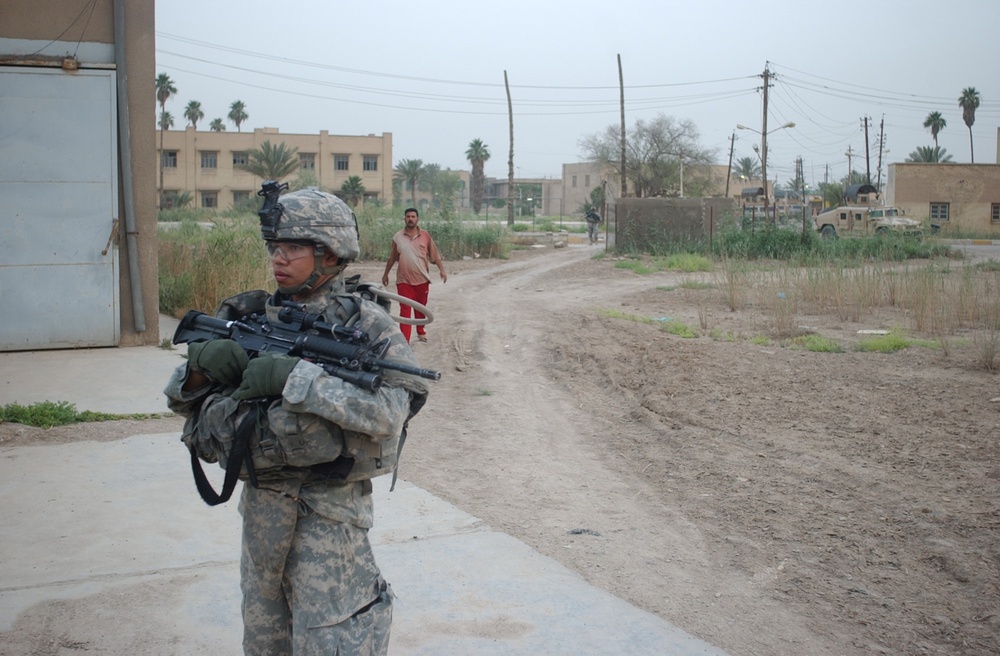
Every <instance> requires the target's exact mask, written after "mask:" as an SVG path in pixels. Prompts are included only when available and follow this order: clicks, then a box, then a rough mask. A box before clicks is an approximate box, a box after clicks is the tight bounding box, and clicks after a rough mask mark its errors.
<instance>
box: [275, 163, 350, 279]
mask: <svg viewBox="0 0 1000 656" xmlns="http://www.w3.org/2000/svg"><path fill="white" fill-rule="evenodd" d="M287 188H288V183H281V184H279V183H277V182H275V181H274V180H268V181H266V182H264V184H262V185H261V190H260V191H258V192H257V195H258V196H263V197H264V203H263V204H262V205H261V208H260V211H259V212H258V213H257V214H258V215H259V216H260V236H261V237H262V238H263V239H264V240H265V241H295V242H309V243H311V244H313V246H314V247H315V257H314V270H313V273H312V275H311V276H309V278H308V280H306V281H305V283H303V284H302V285H300V286H298V287H296V288H294V289H285V288H280V287H279V290H280V291H281V292H283V293H285V294H303V293H307V292H309V290H311V289H312V288H313V287H314V286H315V284H316V281H317V280H318V279H319V278H320V277H321V276H324V275H337V274H339V273H340V272H341V271H343V270H344V268H345V267H346V266H347V264H348V263H349V262H352V261H354V260H356V259H357V258H358V256H359V255H360V254H361V247H360V245H359V244H358V221H357V218H356V217H355V216H354V212H352V211H351V208H349V207H348V206H347V204H346V203H344V201H342V200H340V199H339V198H337V197H336V196H334V195H333V194H328V193H326V192H323V191H319V190H316V189H301V190H299V191H293V192H292V193H289V194H285V195H284V196H281V195H280V194H281V192H282V191H283V190H285V189H287ZM327 252H330V253H333V254H334V255H336V256H337V257H338V259H339V261H338V262H337V264H336V265H334V266H324V265H323V256H324V254H325V253H327Z"/></svg>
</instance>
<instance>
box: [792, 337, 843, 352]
mask: <svg viewBox="0 0 1000 656" xmlns="http://www.w3.org/2000/svg"><path fill="white" fill-rule="evenodd" d="M792 345H793V346H798V347H801V348H803V349H805V350H807V351H812V352H813V353H843V352H844V348H843V347H842V346H841V345H840V344H838V343H837V342H835V341H833V340H832V339H830V338H829V337H823V336H822V335H801V336H799V337H795V338H793V339H792Z"/></svg>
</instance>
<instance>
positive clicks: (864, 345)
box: [857, 330, 911, 353]
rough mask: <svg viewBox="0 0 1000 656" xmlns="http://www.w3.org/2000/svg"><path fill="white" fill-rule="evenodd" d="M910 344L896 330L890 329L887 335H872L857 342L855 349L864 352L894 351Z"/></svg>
mask: <svg viewBox="0 0 1000 656" xmlns="http://www.w3.org/2000/svg"><path fill="white" fill-rule="evenodd" d="M910 345H911V343H910V340H908V339H906V338H905V337H904V336H903V334H902V333H901V332H900V331H898V330H890V331H889V333H888V334H887V335H873V336H871V337H866V338H865V339H862V340H861V341H860V342H858V346H857V349H858V350H859V351H862V352H865V353H872V352H874V353H895V352H896V351H901V350H903V349H905V348H909V347H910Z"/></svg>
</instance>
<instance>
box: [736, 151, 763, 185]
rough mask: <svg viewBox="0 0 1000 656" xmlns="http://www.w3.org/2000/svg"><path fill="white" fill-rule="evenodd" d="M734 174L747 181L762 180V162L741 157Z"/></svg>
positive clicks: (753, 158) (754, 158)
mask: <svg viewBox="0 0 1000 656" xmlns="http://www.w3.org/2000/svg"><path fill="white" fill-rule="evenodd" d="M733 172H734V173H736V175H739V176H742V177H744V178H746V179H747V180H757V179H759V178H760V161H759V160H758V159H757V158H756V157H741V158H739V159H738V160H737V161H736V166H735V167H734V168H733Z"/></svg>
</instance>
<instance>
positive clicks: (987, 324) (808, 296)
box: [699, 260, 1000, 371]
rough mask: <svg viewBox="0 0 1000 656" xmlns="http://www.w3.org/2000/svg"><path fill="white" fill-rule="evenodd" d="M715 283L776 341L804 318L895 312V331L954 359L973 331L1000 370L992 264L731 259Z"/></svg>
mask: <svg viewBox="0 0 1000 656" xmlns="http://www.w3.org/2000/svg"><path fill="white" fill-rule="evenodd" d="M716 280H717V285H716V286H717V292H716V294H717V296H718V297H719V298H720V301H721V302H722V303H724V304H725V305H726V307H728V308H729V309H730V311H733V312H735V311H737V310H740V309H744V308H746V307H748V306H749V305H752V306H754V307H755V308H757V309H758V310H759V311H760V313H762V314H763V315H764V321H765V325H763V326H762V328H764V330H765V332H766V333H767V335H768V336H769V337H771V338H775V339H782V338H788V337H794V336H796V335H798V334H800V333H801V332H802V331H801V329H800V328H799V323H800V321H799V317H800V316H801V315H803V314H810V315H832V316H835V317H837V319H839V320H841V321H845V322H852V323H862V322H866V321H871V320H872V319H878V318H879V316H880V315H881V314H883V313H885V314H890V313H891V316H892V317H893V321H894V322H899V321H900V316H902V321H903V322H904V323H903V325H899V326H895V327H897V328H901V329H905V330H910V331H913V332H914V333H916V334H918V335H924V336H927V337H930V338H933V339H934V341H935V342H937V343H938V344H940V346H941V349H942V352H943V353H944V354H945V356H949V355H950V354H951V351H952V347H953V344H952V340H953V338H954V336H955V335H956V334H958V333H960V332H964V331H971V332H972V335H973V340H972V341H973V344H974V345H975V348H976V349H977V356H978V357H977V361H978V362H979V365H980V366H981V367H982V368H984V369H988V370H990V371H993V370H996V369H1000V271H995V270H992V269H991V268H989V267H976V266H972V265H969V266H958V267H952V266H950V265H949V264H947V263H946V264H944V265H942V264H939V263H930V264H924V265H919V266H915V265H903V266H892V265H889V264H883V263H870V264H867V265H864V266H856V267H850V266H842V265H830V266H821V267H795V266H789V265H782V264H778V265H777V266H776V267H775V268H773V269H769V270H763V269H759V268H757V269H751V268H750V266H749V265H748V264H747V263H746V262H743V261H737V260H724V261H723V262H722V263H721V265H720V266H719V268H718V270H717V273H716ZM700 308H701V306H700V305H699V318H701V317H702V316H703V312H702V310H701V309H700ZM704 316H707V310H706V311H705V313H704ZM704 324H707V321H705V322H703V328H704V327H705V325H704Z"/></svg>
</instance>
